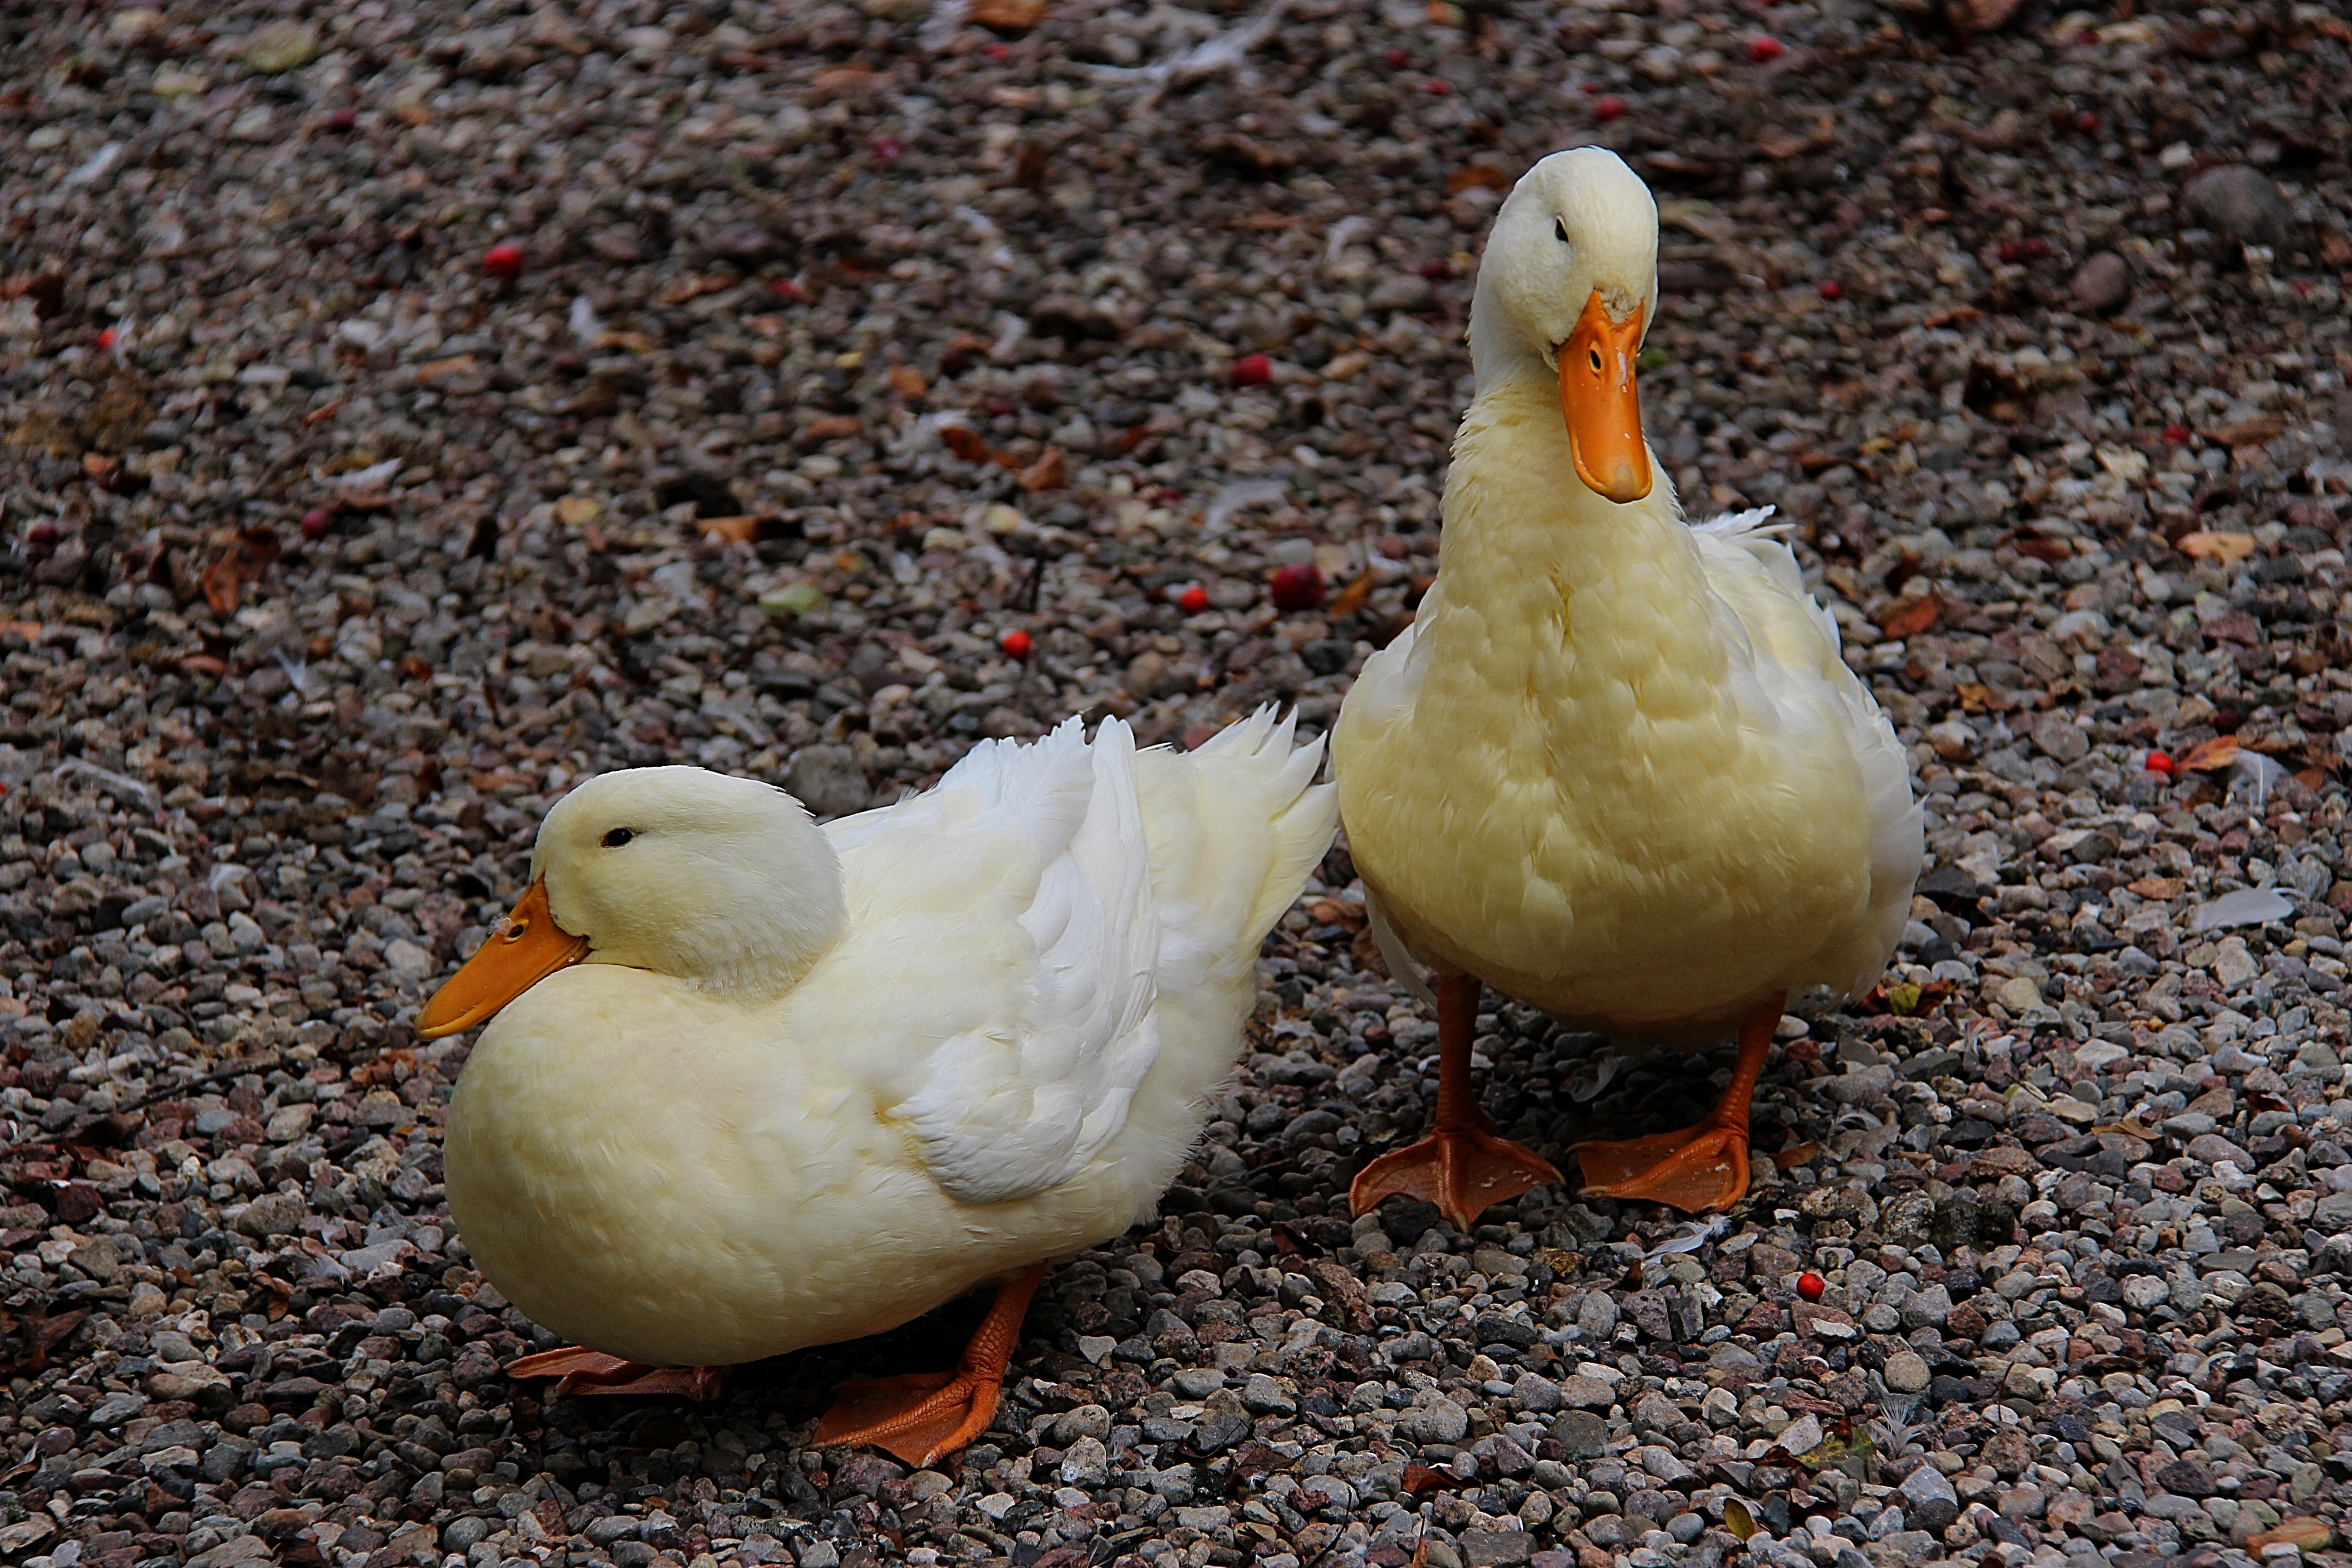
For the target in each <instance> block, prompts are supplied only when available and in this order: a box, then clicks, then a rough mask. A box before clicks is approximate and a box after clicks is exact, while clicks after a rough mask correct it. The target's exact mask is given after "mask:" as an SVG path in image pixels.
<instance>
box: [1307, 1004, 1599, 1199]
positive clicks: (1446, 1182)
mask: <svg viewBox="0 0 2352 1568" xmlns="http://www.w3.org/2000/svg"><path fill="white" fill-rule="evenodd" d="M1477 1026H1478V978H1477V976H1475V975H1472V974H1455V975H1446V976H1443V977H1441V978H1440V979H1439V980H1438V982H1437V1064H1438V1065H1437V1118H1436V1125H1435V1127H1433V1129H1432V1130H1431V1131H1430V1134H1429V1136H1428V1137H1426V1138H1424V1139H1423V1140H1422V1141H1421V1142H1418V1143H1414V1144H1412V1145H1410V1146H1409V1147H1406V1148H1402V1149H1399V1150H1396V1151H1395V1152H1392V1153H1387V1154H1383V1155H1381V1157H1380V1158H1379V1159H1377V1160H1375V1161H1373V1162H1372V1163H1370V1164H1369V1165H1367V1166H1365V1167H1364V1168H1363V1170H1362V1171H1360V1172H1359V1173H1357V1176H1356V1180H1355V1182H1354V1184H1352V1185H1350V1186H1349V1189H1348V1204H1349V1207H1351V1208H1353V1209H1354V1210H1355V1211H1356V1212H1357V1213H1358V1214H1370V1213H1371V1212H1372V1210H1374V1209H1375V1208H1377V1207H1379V1206H1380V1205H1381V1200H1382V1199H1384V1198H1387V1197H1389V1196H1391V1194H1396V1193H1402V1194H1405V1195H1407V1196H1408V1197H1415V1198H1420V1199H1422V1200H1423V1201H1424V1202H1427V1203H1433V1204H1435V1205H1437V1206H1438V1208H1439V1210H1440V1211H1442V1212H1443V1213H1444V1215H1445V1217H1446V1218H1447V1219H1450V1220H1452V1221H1453V1222H1454V1229H1456V1230H1459V1231H1464V1232H1467V1231H1468V1230H1469V1228H1470V1226H1472V1224H1474V1223H1475V1221H1476V1220H1477V1218H1478V1216H1479V1215H1481V1214H1483V1213H1485V1212H1486V1209H1487V1208H1489V1207H1490V1206H1492V1205H1496V1204H1499V1203H1503V1202H1505V1201H1507V1199H1511V1198H1515V1197H1517V1196H1518V1195H1519V1194H1521V1193H1524V1192H1526V1191H1527V1190H1528V1188H1529V1187H1540V1186H1552V1185H1557V1184H1559V1171H1558V1170H1557V1169H1555V1168H1554V1167H1553V1165H1552V1163H1551V1162H1550V1161H1549V1160H1546V1159H1545V1158H1543V1156H1541V1155H1540V1154H1538V1153H1536V1152H1534V1151H1533V1150H1531V1149H1524V1148H1521V1147H1520V1146H1519V1145H1518V1144H1517V1143H1514V1142H1511V1141H1510V1140H1509V1139H1507V1138H1505V1137H1503V1136H1502V1130H1501V1129H1500V1128H1498V1127H1496V1125H1495V1121H1494V1118H1492V1117H1490V1116H1488V1115H1487V1114H1486V1112H1485V1111H1484V1110H1480V1109H1479V1108H1478V1099H1477V1096H1476V1094H1475V1092H1473V1090H1472V1089H1471V1088H1470V1037H1471V1036H1472V1035H1473V1034H1474V1033H1475V1032H1476V1029H1477Z"/></svg>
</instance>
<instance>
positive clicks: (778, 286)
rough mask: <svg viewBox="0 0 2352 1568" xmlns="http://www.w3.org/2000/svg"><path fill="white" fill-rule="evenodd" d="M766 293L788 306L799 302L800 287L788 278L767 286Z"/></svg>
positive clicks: (777, 280)
mask: <svg viewBox="0 0 2352 1568" xmlns="http://www.w3.org/2000/svg"><path fill="white" fill-rule="evenodd" d="M768 292H769V293H771V294H773V295H774V296H775V297H776V298H777V299H779V300H784V301H785V302H787V303H789V304H793V305H797V304H799V303H800V302H801V286H800V285H799V284H797V283H795V282H793V280H792V279H789V278H779V279H776V280H775V281H774V282H772V283H771V284H769V285H768Z"/></svg>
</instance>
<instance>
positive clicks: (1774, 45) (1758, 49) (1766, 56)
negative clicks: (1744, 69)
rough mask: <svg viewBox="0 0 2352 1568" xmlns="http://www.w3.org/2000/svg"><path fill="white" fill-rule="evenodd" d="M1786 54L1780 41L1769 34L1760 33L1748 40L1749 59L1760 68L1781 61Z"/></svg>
mask: <svg viewBox="0 0 2352 1568" xmlns="http://www.w3.org/2000/svg"><path fill="white" fill-rule="evenodd" d="M1786 52H1787V51H1785V50H1784V49H1782V48H1781V47H1780V39H1778V38H1776V37H1773V36H1772V35H1771V34H1769V33H1759V34H1758V35H1756V37H1752V38H1750V39H1748V58H1749V59H1751V60H1754V61H1755V62H1756V63H1757V64H1758V65H1759V66H1760V65H1763V64H1765V63H1767V62H1768V61H1771V60H1777V59H1779V58H1780V57H1781V55H1782V54H1784V53H1786Z"/></svg>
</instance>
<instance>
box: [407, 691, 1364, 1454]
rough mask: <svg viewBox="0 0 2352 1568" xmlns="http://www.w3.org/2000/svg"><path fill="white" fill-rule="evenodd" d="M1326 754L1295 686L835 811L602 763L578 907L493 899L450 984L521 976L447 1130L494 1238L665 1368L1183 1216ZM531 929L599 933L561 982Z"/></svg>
mask: <svg viewBox="0 0 2352 1568" xmlns="http://www.w3.org/2000/svg"><path fill="white" fill-rule="evenodd" d="M1319 758H1320V747H1319V745H1317V744H1312V743H1310V744H1308V745H1305V746H1296V745H1294V744H1293V742H1292V731H1291V725H1290V724H1289V722H1288V721H1284V722H1281V723H1279V724H1277V723H1276V722H1275V721H1274V718H1273V715H1272V713H1271V712H1270V711H1266V712H1261V713H1260V714H1258V715H1257V716H1256V717H1255V718H1253V719H1251V720H1248V721H1244V722H1243V723H1241V724H1238V725H1235V726H1234V727H1233V728H1232V729H1230V730H1228V731H1225V733H1224V734H1223V735H1221V736H1219V737H1218V738H1217V739H1216V740H1214V741H1212V742H1210V743H1209V744H1208V745H1206V746H1204V747H1202V749H1201V750H1199V751H1196V752H1191V753H1189V754H1186V753H1175V752H1166V751H1161V750H1152V751H1146V752H1136V751H1135V750H1134V747H1133V743H1132V741H1131V739H1130V737H1129V733H1128V731H1127V729H1126V727H1125V726H1124V725H1122V724H1119V723H1118V722H1117V721H1109V722H1107V723H1106V724H1105V725H1104V726H1103V727H1102V731H1101V732H1100V733H1099V734H1098V735H1097V738H1096V739H1095V741H1094V742H1092V743H1091V744H1089V743H1088V742H1087V740H1086V739H1085V737H1084V736H1083V735H1082V734H1081V733H1080V732H1079V730H1078V727H1077V725H1076V721H1071V722H1070V723H1068V724H1066V725H1065V726H1064V727H1063V728H1062V729H1061V730H1060V731H1056V732H1055V734H1054V735H1053V736H1051V737H1049V738H1047V739H1046V740H1045V741H1042V742H1037V743H1035V744H1034V745H1028V746H1017V745H1013V744H1012V743H1009V742H988V743H985V744H983V745H982V747H980V748H977V749H976V750H975V751H974V752H972V753H971V755H970V756H968V757H967V758H966V759H965V761H964V762H962V763H960V764H958V766H957V767H956V768H955V769H954V770H953V771H951V772H950V773H949V775H948V776H947V777H946V778H945V779H943V780H942V781H941V782H940V785H939V786H938V787H937V788H936V789H934V790H932V791H930V792H929V793H927V794H925V795H919V796H916V797H914V798H912V799H910V800H908V801H905V802H902V803H900V804H899V805H893V806H888V807H886V808H883V809H881V810H878V811H873V812H868V813H866V814H864V815H862V816H855V817H850V818H846V819H845V820H843V821H839V822H835V823H834V824H832V825H830V826H828V827H824V828H819V827H818V826H815V825H814V823H812V822H811V821H810V820H809V817H808V815H807V813H806V812H805V811H803V809H802V807H801V806H800V805H799V803H798V802H796V801H794V800H793V798H792V797H791V796H789V795H785V794H783V793H782V791H780V790H776V789H773V788H771V787H770V786H767V785H764V784H756V783H753V782H751V781H749V780H742V779H730V778H726V777H723V776H721V775H719V774H715V773H706V772H704V771H702V770H700V769H694V768H653V769H642V770H637V771H634V772H629V773H614V774H608V775H606V776H604V778H601V779H597V780H593V781H591V782H590V783H588V784H583V785H582V786H581V787H580V788H579V789H577V790H575V791H573V792H572V794H571V795H568V796H567V797H566V798H565V799H564V800H563V801H562V802H561V803H559V804H558V805H557V806H556V807H555V808H554V810H553V811H551V813H550V814H549V816H548V818H547V820H546V822H545V823H544V824H542V826H541V832H540V837H539V843H538V847H537V850H536V853H535V862H534V869H535V874H536V876H537V877H538V878H540V879H543V880H540V881H536V882H535V883H534V886H535V888H540V889H543V895H542V901H541V902H540V903H539V904H537V905H536V906H534V905H533V904H532V903H531V901H530V900H528V899H527V900H525V903H524V905H523V906H521V907H520V908H519V910H518V919H519V921H520V923H521V924H522V925H524V926H528V925H530V924H531V922H533V921H544V922H546V923H544V924H542V925H541V927H540V929H538V930H536V931H513V932H509V933H502V934H499V935H494V936H493V937H492V938H491V940H490V942H486V943H485V944H484V949H483V952H482V953H481V954H478V955H477V957H476V958H475V959H474V960H472V961H470V962H469V963H468V965H467V970H466V971H461V972H460V974H459V976H458V977H457V978H456V979H454V980H453V981H452V982H451V983H450V984H449V985H448V986H446V987H445V989H444V993H443V996H442V997H436V1001H435V1003H434V1005H433V1007H432V1008H430V1009H428V1016H427V1018H426V1019H425V1020H424V1022H425V1024H426V1026H428V1027H431V1028H433V1029H435V1030H436V1032H437V1031H440V1030H443V1029H445V1028H447V1027H455V1026H464V1022H465V1021H468V1020H470V1019H471V1018H473V1017H476V1016H480V1014H479V1011H478V1009H479V1007H480V1006H483V1005H489V1006H497V1005H498V1004H499V1003H500V1002H503V1003H504V1005H503V1006H502V1007H500V1008H499V1010H498V1011H497V1016H496V1017H495V1019H494V1020H493V1021H492V1022H491V1023H490V1024H489V1026H488V1028H487V1029H486V1030H485V1031H484V1032H483V1034H482V1037H481V1039H480V1041H479V1042H478V1044H477V1046H476V1047H475V1048H474V1051H473V1054H472V1056H471V1058H469V1059H468V1061H467V1065H466V1068H465V1071H464V1073H463V1074H462V1076H461V1078H460V1079H459V1082H458V1086H457V1097H456V1099H455V1100H454V1102H453V1103H452V1105H451V1108H450V1118H449V1128H448V1136H447V1144H446V1169H447V1179H448V1188H449V1206H450V1211H451V1214H452V1215H453V1216H454V1218H455V1219H456V1221H457V1226H458V1229H459V1230H460V1232H461V1233H462V1234H463V1236H464V1237H465V1239H466V1242H467V1246H468V1247H470V1248H471V1250H472V1252H473V1255H474V1258H475V1259H476V1262H477V1263H478V1267H479V1268H481V1270H482V1273H483V1274H484V1276H485V1277H486V1278H488V1279H489V1280H490V1281H491V1282H493V1283H494V1284H496V1285H497V1286H498V1287H499V1289H500V1290H502V1291H504V1292H505V1293H506V1295H507V1296H508V1297H509V1299H510V1300H513V1301H514V1302H515V1303H516V1305H518V1306H520V1308H521V1309H522V1310H524V1311H525V1312H527V1313H529V1314H530V1316H531V1317H532V1318H533V1319H535V1320H536V1321H539V1322H541V1323H542V1324H544V1325H546V1326H547V1327H548V1328H550V1329H552V1330H554V1331H556V1332H558V1333H560V1334H562V1335H564V1336H565V1337H567V1338H570V1339H572V1340H576V1341H578V1342H581V1343H582V1344H583V1345H585V1346H588V1347H590V1348H591V1349H593V1350H594V1351H597V1352H606V1353H607V1355H608V1356H612V1357H619V1358H623V1359H624V1360H625V1361H626V1362H628V1363H640V1365H639V1367H638V1369H637V1370H638V1371H643V1369H644V1368H645V1367H699V1366H713V1367H716V1366H724V1365H727V1364H730V1363H738V1362H743V1361H750V1360H754V1359H758V1358H761V1357H764V1356H771V1355H775V1354H778V1353H781V1352H786V1351H790V1350H794V1349H797V1348H799V1347H802V1346H804V1345H811V1344H820V1343H827V1342H835V1341H840V1340H846V1339H852V1338H856V1337H858V1336H861V1335H866V1334H871V1333H876V1332H879V1331H883V1330H886V1329H888V1328H891V1327H893V1326H895V1325H897V1324H898V1323H902V1322H904V1321H908V1319H910V1318H913V1317H915V1316H917V1315H919V1314H920V1313H922V1312H925V1311H928V1310H930V1309H932V1308H934V1307H937V1306H939V1305H940V1304H941V1303H943V1302H945V1301H949V1300H953V1299H954V1298H956V1297H958V1296H960V1295H962V1294H963V1293H965V1292H966V1291H968V1290H970V1289H972V1288H973V1287H975V1286H977V1285H980V1284H983V1283H986V1282H988V1281H991V1280H1002V1279H1006V1278H1007V1277H1008V1276H1013V1275H1015V1274H1016V1273H1017V1272H1018V1271H1020V1270H1022V1269H1024V1268H1025V1267H1026V1266H1030V1265H1034V1264H1037V1263H1039V1262H1040V1261H1041V1260H1043V1259H1045V1258H1052V1257H1055V1256H1057V1255H1060V1254H1064V1253H1067V1252H1071V1251H1075V1250H1077V1249H1080V1248H1083V1247H1088V1246H1091V1245H1094V1244H1095V1243H1097V1242H1100V1241H1103V1240H1105V1239H1108V1237H1113V1236H1116V1235H1118V1234H1119V1233H1120V1232H1122V1231H1124V1230H1125V1229H1127V1228H1128V1227H1129V1226H1130V1225H1132V1224H1134V1223H1136V1221H1137V1220H1138V1219H1139V1217H1143V1216H1149V1215H1150V1214H1152V1213H1153V1212H1155V1208H1156V1205H1157V1201H1158V1198H1159V1195H1160V1192H1161V1190H1162V1189H1163V1188H1164V1187H1165V1186H1166V1184H1168V1183H1169V1182H1170V1181H1171V1179H1173V1177H1174V1175H1175V1173H1176V1172H1177V1170H1178V1169H1179V1167H1180V1166H1181V1163H1182V1161H1183V1160H1184V1158H1185V1156H1186V1153H1187V1152H1188V1150H1189V1149H1190V1147H1191V1145H1192V1142H1193V1140H1194V1139H1195V1137H1196V1136H1197V1135H1198V1132H1199V1130H1200V1126H1201V1121H1202V1100H1203V1096H1204V1095H1205V1094H1206V1092H1207V1091H1208V1090H1209V1089H1211V1088H1212V1087H1213V1085H1214V1084H1215V1083H1216V1082H1217V1080H1218V1079H1221V1078H1222V1077H1223V1075H1224V1074H1225V1073H1226V1072H1227V1071H1228V1070H1230V1068H1231V1067H1232V1064H1233V1060H1234V1052H1235V1050H1236V1048H1237V1047H1238V1044H1239V1039H1240V1026H1241V1024H1242V1021H1243V1019H1244V1016H1245V1015H1246V1014H1247V1012H1248V1010H1249V1008H1250V1006H1251V1005H1252V1002H1253V1001H1254V999H1255V964H1256V955H1257V948H1258V942H1259V940H1260V938H1261V937H1263V936H1264V934H1265V931H1267V930H1268V929H1269V928H1270V927H1271V926H1272V925H1273V923H1274V921H1276V919H1278V918H1279V917H1280V915H1281V914H1282V912H1283V910H1286V909H1287V908H1288V907H1289V905H1290V903H1291V901H1292V900H1293V899H1294V898H1295V897H1296V896H1297V890H1298V888H1299V886H1300V885H1301V883H1302V882H1303V881H1304V879H1305V878H1306V877H1307V873H1308V872H1309V871H1310V870H1312V868H1314V866H1315V865H1316V863H1317V861H1318V859H1319V858H1320V857H1321V856H1322V854H1323V852H1324V850H1325V849H1326V847H1328V844H1329V842H1330V837H1331V834H1332V830H1333V826H1334V816H1335V811H1334V805H1335V803H1334V801H1333V798H1332V790H1331V789H1330V787H1329V786H1328V785H1322V786H1317V785H1314V784H1313V783H1312V780H1313V778H1314V775H1315V773H1316V771H1317V768H1318V763H1319ZM534 910H535V912H534ZM502 941H510V942H513V943H514V944H515V952H517V953H521V952H525V951H526V950H529V949H530V948H531V946H532V944H534V943H546V942H554V943H557V944H559V945H560V944H562V943H566V942H571V943H574V945H573V946H572V947H569V948H564V949H562V952H561V953H559V954H558V957H557V958H556V959H554V960H551V961H550V962H551V963H562V962H567V961H569V962H570V966H569V967H554V968H553V969H552V972H551V973H550V972H547V971H546V970H545V969H544V968H543V967H542V968H540V969H539V970H537V971H536V972H537V973H543V975H544V977H543V978H539V979H537V981H536V983H535V984H532V983H531V981H530V978H529V976H530V974H531V973H534V971H533V968H532V966H531V965H530V963H527V962H526V961H525V960H524V959H521V958H514V959H510V960H508V959H501V957H500V955H499V947H498V944H499V942H502ZM583 942H584V950H583V948H582V947H581V946H580V945H578V944H580V943H583ZM551 951H552V950H551ZM583 957H584V961H580V960H582V959H583ZM502 962H504V963H510V964H521V965H522V967H521V968H520V969H517V970H516V971H515V974H516V977H517V978H520V981H521V984H524V985H527V986H528V989H526V990H523V991H522V992H521V994H520V995H518V996H513V997H512V998H511V999H510V1000H509V999H507V998H506V997H505V996H503V995H500V994H498V986H497V985H496V984H494V981H495V977H496V968H497V965H499V963H502ZM478 966H479V967H478ZM481 973H488V974H490V975H491V976H492V981H491V982H484V981H481V980H479V979H476V980H468V978H467V977H468V975H469V974H481ZM482 997H488V1001H487V1002H484V1001H482V1000H480V998H482ZM445 999H446V1000H445ZM469 1009H471V1010H469ZM1023 1299H1024V1300H1025V1295H1024V1298H1023ZM1013 1321H1014V1322H1016V1323H1017V1321H1018V1314H1017V1311H1016V1312H1015V1313H1014V1314H1013ZM596 1359H598V1358H590V1360H592V1361H593V1360H596ZM571 1366H572V1363H565V1367H566V1369H567V1370H569V1369H570V1368H571ZM993 1398H994V1395H993V1393H992V1392H990V1393H989V1394H988V1395H987V1399H988V1403H989V1405H990V1407H991V1408H992V1405H993ZM979 1419H981V1420H982V1423H983V1424H984V1421H985V1411H982V1412H981V1413H980V1414H979ZM949 1425H952V1423H950V1424H949ZM940 1430H945V1427H941V1428H940ZM938 1437H939V1433H938V1432H936V1431H935V1432H933V1433H931V1435H930V1436H929V1437H926V1438H924V1439H923V1440H922V1441H920V1442H914V1443H912V1445H911V1446H910V1447H901V1449H900V1451H901V1452H908V1453H913V1454H914V1455H916V1456H917V1457H918V1458H920V1457H921V1456H923V1455H924V1454H927V1453H929V1452H931V1451H933V1447H931V1446H930V1445H932V1444H933V1443H934V1442H935V1440H936V1439H938ZM872 1440H876V1441H884V1440H885V1439H884V1438H882V1437H879V1436H877V1437H875V1438H874V1439H872ZM959 1440H961V1439H959Z"/></svg>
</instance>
